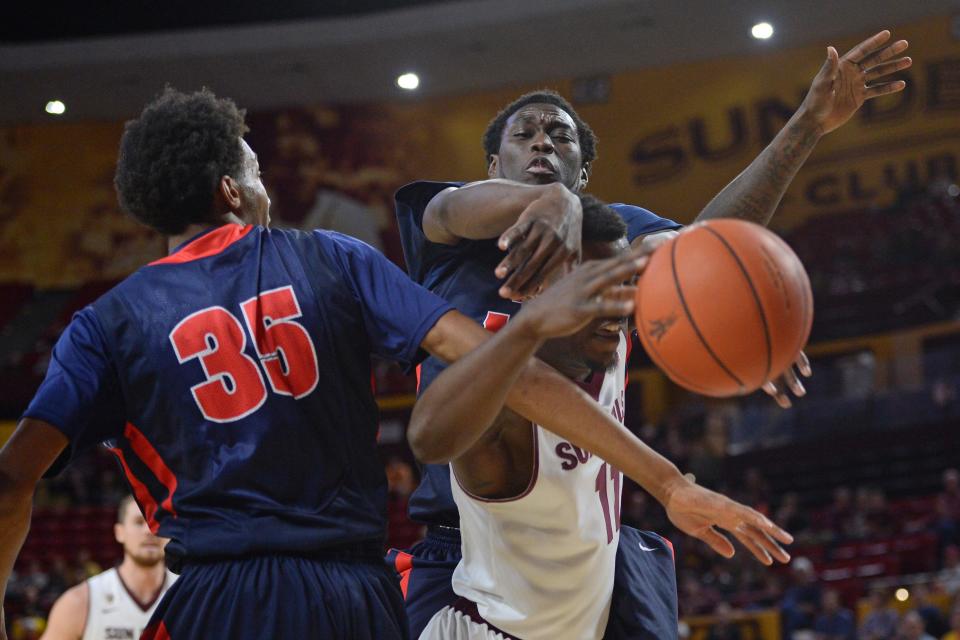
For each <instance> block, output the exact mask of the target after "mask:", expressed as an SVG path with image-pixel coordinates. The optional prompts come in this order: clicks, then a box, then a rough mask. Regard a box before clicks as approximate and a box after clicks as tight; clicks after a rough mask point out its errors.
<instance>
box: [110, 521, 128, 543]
mask: <svg viewBox="0 0 960 640" xmlns="http://www.w3.org/2000/svg"><path fill="white" fill-rule="evenodd" d="M125 534H126V530H125V529H124V528H123V525H122V524H120V523H119V522H116V523H114V525H113V539H114V540H116V541H117V544H123V541H124V540H125V539H126V537H127V536H126V535H125Z"/></svg>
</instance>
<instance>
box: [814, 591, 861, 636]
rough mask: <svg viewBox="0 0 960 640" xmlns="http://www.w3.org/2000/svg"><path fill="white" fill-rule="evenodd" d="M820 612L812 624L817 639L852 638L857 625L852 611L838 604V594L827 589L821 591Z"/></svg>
mask: <svg viewBox="0 0 960 640" xmlns="http://www.w3.org/2000/svg"><path fill="white" fill-rule="evenodd" d="M821 602H822V612H821V613H820V615H818V616H817V619H816V621H815V622H814V624H813V630H814V631H815V632H816V634H817V635H816V638H817V640H854V638H855V637H856V631H857V625H856V622H855V621H854V618H853V612H852V611H850V610H849V609H844V608H843V607H842V606H841V604H840V594H839V593H837V592H836V591H834V590H833V589H829V590H827V591H824V592H823V598H822V601H821Z"/></svg>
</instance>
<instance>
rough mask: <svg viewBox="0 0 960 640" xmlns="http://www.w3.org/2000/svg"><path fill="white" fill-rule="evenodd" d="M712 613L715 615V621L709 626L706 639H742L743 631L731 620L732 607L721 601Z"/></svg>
mask: <svg viewBox="0 0 960 640" xmlns="http://www.w3.org/2000/svg"><path fill="white" fill-rule="evenodd" d="M713 614H714V615H715V616H717V622H716V623H715V624H714V625H713V626H712V627H710V633H709V634H707V640H743V633H742V632H741V631H740V627H739V626H738V625H737V623H736V622H734V620H733V609H731V608H730V605H729V604H727V603H726V602H721V603H720V604H718V605H717V608H716V610H715V611H714V612H713Z"/></svg>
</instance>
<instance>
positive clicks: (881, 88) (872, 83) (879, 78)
mask: <svg viewBox="0 0 960 640" xmlns="http://www.w3.org/2000/svg"><path fill="white" fill-rule="evenodd" d="M889 40H890V32H889V31H886V30H884V31H881V32H880V33H878V34H876V35H874V36H871V37H869V38H867V39H866V40H864V41H863V42H861V43H860V44H858V45H857V46H855V47H854V48H852V49H850V51H848V52H847V53H845V54H844V55H843V57H842V58H841V57H839V55H838V54H837V50H836V49H834V48H833V47H827V59H826V61H824V63H823V66H822V67H820V71H819V72H818V73H817V75H816V77H814V79H813V84H811V85H810V91H809V92H808V93H807V97H806V98H805V99H804V101H803V107H804V108H805V109H806V110H807V112H808V113H810V115H812V116H813V118H814V120H815V121H816V122H817V124H818V126H819V127H820V131H821V133H829V132H831V131H833V130H834V129H836V128H837V127H839V126H841V125H842V124H843V123H845V122H846V121H847V120H849V119H850V117H851V116H852V115H853V114H854V113H856V111H857V109H859V108H860V107H861V106H862V105H863V103H864V102H866V101H867V100H870V99H871V98H876V97H878V96H885V95H887V94H890V93H896V92H898V91H903V89H904V87H906V86H907V84H906V82H904V81H903V80H892V79H891V78H890V76H891V74H894V73H896V72H898V71H902V70H903V69H907V68H908V67H910V65H911V64H913V61H912V60H911V59H910V58H907V57H897V56H899V55H900V54H901V53H903V52H904V51H906V50H907V47H908V46H909V43H908V42H907V41H906V40H897V41H896V42H894V43H893V44H887V42H888V41H889Z"/></svg>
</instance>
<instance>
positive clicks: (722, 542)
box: [664, 477, 793, 565]
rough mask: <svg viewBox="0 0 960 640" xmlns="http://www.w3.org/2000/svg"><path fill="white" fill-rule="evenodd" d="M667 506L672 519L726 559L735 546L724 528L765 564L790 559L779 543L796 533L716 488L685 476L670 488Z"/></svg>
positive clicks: (687, 532)
mask: <svg viewBox="0 0 960 640" xmlns="http://www.w3.org/2000/svg"><path fill="white" fill-rule="evenodd" d="M664 507H665V508H666V510H667V516H668V517H669V518H670V522H672V523H673V524H674V526H676V527H677V528H678V529H680V530H681V531H683V532H684V533H686V534H687V535H689V536H693V537H694V538H698V539H700V540H702V541H704V542H705V543H707V545H709V546H710V548H711V549H713V550H714V551H716V552H717V553H719V554H720V555H722V556H723V557H725V558H732V557H733V555H734V553H735V549H734V548H733V544H732V543H731V542H730V539H729V538H728V537H727V536H726V535H724V534H723V533H721V532H720V531H719V529H724V530H726V531H728V532H729V533H732V534H733V536H734V537H735V538H736V539H737V540H739V541H740V543H741V544H742V545H743V546H745V547H746V548H747V549H748V550H749V551H750V553H752V554H753V555H754V557H756V559H757V560H759V561H760V562H762V563H763V564H765V565H771V564H773V562H774V560H776V561H777V562H782V563H787V562H790V554H788V553H787V552H786V551H784V550H783V548H782V547H781V546H780V544H790V543H791V542H793V536H791V535H790V534H789V533H787V532H786V531H784V530H783V529H781V528H780V527H778V526H777V525H775V524H774V523H773V522H771V521H770V519H769V518H767V517H766V516H764V515H763V514H761V513H760V512H758V511H756V510H754V509H751V508H750V507H747V506H745V505H742V504H740V503H739V502H736V501H734V500H731V499H730V498H728V497H726V496H724V495H721V494H719V493H717V492H715V491H710V490H709V489H705V488H703V487H701V486H699V485H697V484H696V483H694V482H693V481H691V480H689V479H688V478H686V477H684V478H683V479H682V480H680V481H679V482H678V483H677V486H676V487H673V488H671V489H669V490H668V493H667V497H666V500H665V501H664Z"/></svg>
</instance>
